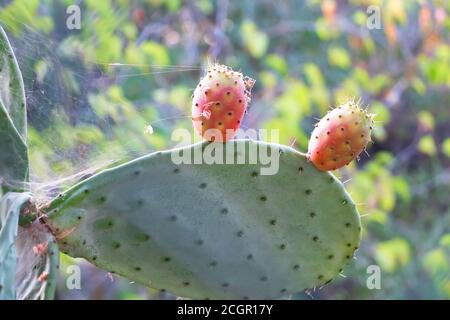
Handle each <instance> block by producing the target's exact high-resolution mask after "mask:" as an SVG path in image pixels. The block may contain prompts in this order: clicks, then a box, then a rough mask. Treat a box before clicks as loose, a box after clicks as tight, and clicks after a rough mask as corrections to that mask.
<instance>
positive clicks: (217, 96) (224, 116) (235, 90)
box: [192, 64, 255, 142]
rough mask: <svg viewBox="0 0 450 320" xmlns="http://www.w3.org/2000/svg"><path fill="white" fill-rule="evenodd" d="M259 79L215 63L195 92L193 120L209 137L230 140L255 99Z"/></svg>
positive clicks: (196, 127) (223, 140)
mask: <svg viewBox="0 0 450 320" xmlns="http://www.w3.org/2000/svg"><path fill="white" fill-rule="evenodd" d="M254 83H255V80H253V79H251V78H249V77H244V75H243V74H242V73H240V72H236V71H233V70H232V69H231V68H229V67H227V66H224V65H220V64H215V65H212V66H210V67H208V70H207V72H206V75H205V76H204V77H203V79H202V80H201V81H200V83H199V84H198V86H197V88H195V91H194V94H193V95H192V123H193V125H194V129H195V131H196V132H197V133H198V134H199V135H201V136H202V137H203V138H205V139H206V140H208V141H216V142H226V141H228V140H230V139H231V138H233V137H234V135H235V132H236V130H237V129H238V128H239V127H240V125H241V122H242V118H243V116H244V114H245V111H246V109H247V105H248V104H249V103H250V99H251V89H252V87H253V85H254Z"/></svg>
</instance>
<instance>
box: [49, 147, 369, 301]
mask: <svg viewBox="0 0 450 320" xmlns="http://www.w3.org/2000/svg"><path fill="white" fill-rule="evenodd" d="M222 147H223V148H225V149H224V150H222V151H220V149H221V148H222ZM255 150H257V151H259V154H258V153H255V152H256V151H255ZM202 152H203V153H202ZM222 152H223V153H222ZM266 152H269V154H271V157H270V159H272V165H273V168H277V166H276V163H278V165H279V166H278V170H276V173H275V172H269V171H267V170H266V171H264V168H266V169H267V167H269V164H268V162H267V160H268V159H267V157H263V156H262V155H264V154H265V153H266ZM195 154H197V155H198V154H203V155H204V154H209V155H215V158H216V159H217V158H220V157H222V160H224V159H227V160H228V162H227V163H230V160H231V161H234V164H209V163H210V162H208V161H210V160H211V159H209V160H206V162H208V163H205V160H204V159H205V158H204V157H203V160H200V161H199V159H198V158H197V160H196V161H197V164H186V163H184V164H179V156H180V155H184V156H186V155H188V157H187V158H191V159H194V155H195ZM218 155H219V156H218ZM227 157H228V158H227ZM255 160H256V161H255ZM275 162H276V163H275ZM176 163H178V164H176ZM267 173H275V174H267ZM48 214H49V218H50V221H51V223H52V228H53V230H55V232H56V233H58V234H59V236H57V238H59V244H60V247H61V250H62V251H64V252H67V253H69V254H70V255H72V256H74V257H84V258H86V259H87V260H89V261H91V262H92V263H93V264H95V265H97V266H98V267H100V268H103V269H105V270H108V271H111V272H114V273H117V274H119V275H123V276H125V277H127V278H129V279H131V280H134V281H136V282H139V283H142V284H144V285H147V286H149V287H152V288H156V289H160V290H166V291H168V292H171V293H174V294H176V295H178V296H183V297H189V298H198V299H206V298H210V299H214V298H237V299H247V298H248V299H268V298H278V297H282V296H285V295H288V294H291V293H295V292H300V291H303V290H305V289H307V288H312V287H316V286H321V285H323V284H325V283H328V282H329V281H331V280H332V279H333V278H334V277H335V276H336V275H337V274H338V273H339V272H340V271H341V270H342V268H343V267H344V265H345V264H346V263H348V262H349V261H351V260H352V257H353V254H354V251H355V250H356V249H357V247H358V245H359V241H360V231H361V227H360V219H359V215H358V213H357V211H356V209H355V205H354V203H353V202H352V200H351V198H350V196H349V195H348V194H347V192H346V191H345V189H344V187H343V185H342V183H341V182H339V181H338V180H337V179H336V178H335V177H334V176H333V175H332V174H330V173H326V172H319V171H318V170H317V169H315V168H314V166H313V165H312V164H311V163H310V162H308V160H307V158H306V156H305V155H304V154H302V153H299V152H297V151H295V150H294V149H292V148H289V147H286V146H280V145H277V144H267V143H263V142H257V141H250V140H237V141H230V142H228V143H227V144H221V143H200V144H195V145H192V146H188V147H184V148H181V149H174V150H169V151H164V152H158V153H154V154H151V155H148V156H144V157H142V158H139V159H137V160H134V161H131V162H128V163H126V164H123V165H120V166H118V167H115V168H112V169H107V170H104V171H102V172H100V173H99V174H97V175H95V176H92V177H91V178H89V179H87V180H85V181H83V182H81V183H79V184H78V185H76V186H74V187H72V188H71V189H69V190H68V191H67V192H65V193H63V194H61V195H60V196H59V197H58V198H57V199H55V200H53V201H52V203H51V204H50V206H49V209H48Z"/></svg>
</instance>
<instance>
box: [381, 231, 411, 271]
mask: <svg viewBox="0 0 450 320" xmlns="http://www.w3.org/2000/svg"><path fill="white" fill-rule="evenodd" d="M375 258H376V259H377V262H378V263H379V264H380V266H381V268H382V269H383V270H386V271H387V272H394V271H395V270H396V269H397V268H399V267H401V266H404V265H406V264H407V263H408V262H409V261H410V260H411V248H410V245H409V243H408V242H407V241H406V240H405V239H402V238H395V239H392V240H388V241H384V242H381V243H379V244H378V245H377V246H376V251H375Z"/></svg>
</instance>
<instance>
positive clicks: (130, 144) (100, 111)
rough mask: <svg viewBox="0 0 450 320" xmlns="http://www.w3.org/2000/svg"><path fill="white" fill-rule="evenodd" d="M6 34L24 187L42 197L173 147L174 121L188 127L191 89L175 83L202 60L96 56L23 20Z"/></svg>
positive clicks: (188, 78) (191, 74) (194, 77)
mask: <svg viewBox="0 0 450 320" xmlns="http://www.w3.org/2000/svg"><path fill="white" fill-rule="evenodd" d="M4 27H5V29H6V31H7V32H8V31H9V30H8V25H4ZM10 41H11V43H12V46H13V47H14V50H15V53H16V56H17V59H18V63H19V65H20V68H21V71H22V75H23V78H24V83H25V91H26V97H27V109H28V144H29V148H30V149H29V153H30V163H31V167H30V182H29V188H30V190H31V191H33V192H34V193H35V194H36V195H37V196H38V197H40V198H42V199H44V201H45V199H48V198H49V197H53V196H55V195H56V194H57V193H59V192H60V191H61V190H62V189H63V188H64V187H66V186H69V185H71V184H73V182H74V181H77V180H82V179H84V178H86V177H88V176H90V175H91V174H93V173H95V172H96V171H98V170H100V169H102V168H104V167H107V166H109V165H112V164H117V163H120V162H122V161H126V160H129V159H131V158H134V157H137V156H141V155H144V154H147V153H149V152H152V151H155V150H159V149H163V148H170V147H172V146H174V145H175V144H176V143H177V142H175V141H171V140H170V134H171V132H172V129H174V128H185V129H188V130H191V131H192V128H191V121H190V118H191V117H190V115H189V114H190V95H191V91H192V90H193V88H189V87H185V86H182V85H178V84H177V82H180V78H182V79H183V80H184V83H186V82H189V83H191V84H192V87H193V86H195V84H196V82H197V81H198V79H199V77H200V74H201V73H202V68H201V67H200V66H195V65H172V64H168V65H152V64H130V63H124V62H120V61H95V60H91V59H89V58H86V57H85V54H84V51H83V50H84V49H83V47H82V43H80V42H78V37H77V36H74V37H70V36H69V37H67V38H66V41H63V42H61V43H58V42H56V41H54V40H53V39H52V38H51V36H50V35H48V34H43V33H41V32H40V31H38V30H36V29H34V28H32V27H30V26H28V25H24V24H21V33H20V35H18V36H16V37H14V36H13V34H11V39H10ZM137 50H139V48H137ZM181 82H182V81H181ZM149 127H150V128H152V130H151V131H152V132H151V133H150V132H149V129H148V128H149Z"/></svg>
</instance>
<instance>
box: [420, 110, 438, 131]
mask: <svg viewBox="0 0 450 320" xmlns="http://www.w3.org/2000/svg"><path fill="white" fill-rule="evenodd" d="M417 118H418V121H419V124H420V126H421V127H422V128H424V129H425V130H428V131H430V130H433V129H434V116H433V114H432V113H431V112H429V111H425V110H423V111H420V112H419V115H418V116H417Z"/></svg>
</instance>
